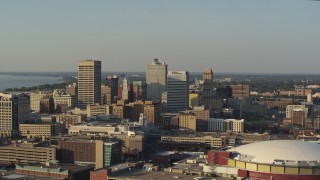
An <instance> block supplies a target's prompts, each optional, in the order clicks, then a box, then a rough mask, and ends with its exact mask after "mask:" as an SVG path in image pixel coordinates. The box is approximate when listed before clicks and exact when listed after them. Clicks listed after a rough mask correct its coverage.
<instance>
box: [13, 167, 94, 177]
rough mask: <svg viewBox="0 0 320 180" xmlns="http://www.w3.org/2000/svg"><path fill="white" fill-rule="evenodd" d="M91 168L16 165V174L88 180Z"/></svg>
mask: <svg viewBox="0 0 320 180" xmlns="http://www.w3.org/2000/svg"><path fill="white" fill-rule="evenodd" d="M92 170H93V167H92V166H77V165H71V164H50V163H46V164H36V165H22V164H17V165H16V173H18V174H25V175H32V176H39V177H48V178H54V179H61V180H67V179H79V180H80V179H81V180H89V179H90V171H92Z"/></svg>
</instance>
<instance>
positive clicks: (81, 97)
mask: <svg viewBox="0 0 320 180" xmlns="http://www.w3.org/2000/svg"><path fill="white" fill-rule="evenodd" d="M100 96H101V61H96V60H91V59H90V60H82V61H80V62H79V70H78V107H79V108H81V109H85V108H86V107H87V105H88V104H95V103H100V101H101V99H100Z"/></svg>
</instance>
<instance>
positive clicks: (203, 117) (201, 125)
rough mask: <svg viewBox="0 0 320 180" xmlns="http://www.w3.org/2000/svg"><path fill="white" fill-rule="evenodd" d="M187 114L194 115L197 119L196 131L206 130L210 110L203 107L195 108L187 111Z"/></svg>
mask: <svg viewBox="0 0 320 180" xmlns="http://www.w3.org/2000/svg"><path fill="white" fill-rule="evenodd" d="M186 112H187V113H191V114H194V115H195V116H196V119H197V131H207V130H208V119H209V118H210V110H209V109H205V107H204V106H195V107H193V109H192V110H187V111H186Z"/></svg>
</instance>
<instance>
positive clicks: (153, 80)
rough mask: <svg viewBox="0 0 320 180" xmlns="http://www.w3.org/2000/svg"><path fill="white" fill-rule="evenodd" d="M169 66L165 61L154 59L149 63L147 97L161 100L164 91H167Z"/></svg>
mask: <svg viewBox="0 0 320 180" xmlns="http://www.w3.org/2000/svg"><path fill="white" fill-rule="evenodd" d="M167 72H168V66H167V64H165V63H164V62H159V61H158V59H154V61H153V63H151V64H148V65H147V72H146V82H147V98H148V99H149V100H152V101H160V100H161V96H162V93H163V92H165V91H166V83H167Z"/></svg>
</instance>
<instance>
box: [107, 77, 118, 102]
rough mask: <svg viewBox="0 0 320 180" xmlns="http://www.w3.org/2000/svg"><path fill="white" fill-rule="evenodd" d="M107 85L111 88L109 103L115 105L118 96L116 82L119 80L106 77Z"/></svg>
mask: <svg viewBox="0 0 320 180" xmlns="http://www.w3.org/2000/svg"><path fill="white" fill-rule="evenodd" d="M107 80H108V85H109V86H110V87H111V103H115V102H116V101H117V96H118V82H119V78H118V76H116V75H113V76H108V77H107Z"/></svg>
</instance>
